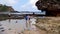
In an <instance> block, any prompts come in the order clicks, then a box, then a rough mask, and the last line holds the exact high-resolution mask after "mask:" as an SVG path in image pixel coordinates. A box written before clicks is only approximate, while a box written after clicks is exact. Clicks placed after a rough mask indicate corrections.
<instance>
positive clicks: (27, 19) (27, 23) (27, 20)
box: [25, 15, 30, 30]
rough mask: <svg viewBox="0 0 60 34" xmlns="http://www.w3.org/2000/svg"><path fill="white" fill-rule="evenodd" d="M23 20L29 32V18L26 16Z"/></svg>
mask: <svg viewBox="0 0 60 34" xmlns="http://www.w3.org/2000/svg"><path fill="white" fill-rule="evenodd" d="M25 19H26V27H27V29H28V30H30V16H29V15H26V16H25Z"/></svg>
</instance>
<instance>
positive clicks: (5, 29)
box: [0, 18, 36, 34]
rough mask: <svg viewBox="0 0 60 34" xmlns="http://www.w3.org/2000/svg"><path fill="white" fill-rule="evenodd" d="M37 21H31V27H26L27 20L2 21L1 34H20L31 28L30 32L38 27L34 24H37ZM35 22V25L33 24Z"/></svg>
mask: <svg viewBox="0 0 60 34" xmlns="http://www.w3.org/2000/svg"><path fill="white" fill-rule="evenodd" d="M35 21H36V19H34V18H32V19H31V20H30V22H31V23H30V25H29V24H27V25H28V27H26V20H25V19H7V20H4V21H0V34H19V33H21V32H23V31H24V30H25V29H27V28H29V29H30V30H35V29H36V27H35V26H34V25H32V24H35ZM33 22H34V23H33Z"/></svg>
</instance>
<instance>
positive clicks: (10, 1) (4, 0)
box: [0, 0, 17, 5]
mask: <svg viewBox="0 0 60 34" xmlns="http://www.w3.org/2000/svg"><path fill="white" fill-rule="evenodd" d="M16 3H17V0H0V4H5V5H14V4H16Z"/></svg>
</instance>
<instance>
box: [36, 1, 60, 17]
mask: <svg viewBox="0 0 60 34" xmlns="http://www.w3.org/2000/svg"><path fill="white" fill-rule="evenodd" d="M36 6H37V8H38V10H42V11H46V15H47V16H60V0H38V1H37V2H36Z"/></svg>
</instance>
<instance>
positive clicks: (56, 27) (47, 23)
mask: <svg viewBox="0 0 60 34" xmlns="http://www.w3.org/2000/svg"><path fill="white" fill-rule="evenodd" d="M36 26H37V27H38V28H40V29H41V30H44V31H46V32H47V34H60V17H46V18H38V19H37V24H36Z"/></svg>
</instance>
